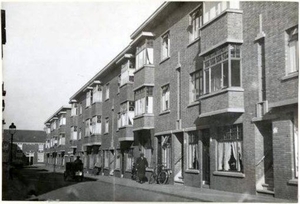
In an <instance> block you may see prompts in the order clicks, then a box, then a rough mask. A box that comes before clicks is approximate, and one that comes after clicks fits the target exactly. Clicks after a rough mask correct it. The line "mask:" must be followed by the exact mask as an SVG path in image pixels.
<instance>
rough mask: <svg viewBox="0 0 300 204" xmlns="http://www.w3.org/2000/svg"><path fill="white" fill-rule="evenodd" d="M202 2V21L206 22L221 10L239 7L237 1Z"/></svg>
mask: <svg viewBox="0 0 300 204" xmlns="http://www.w3.org/2000/svg"><path fill="white" fill-rule="evenodd" d="M203 4H204V19H203V21H204V22H203V23H207V22H208V21H210V20H212V19H213V18H215V17H217V16H218V15H219V14H220V13H221V12H222V11H224V10H226V9H228V8H232V9H239V7H240V5H239V1H207V2H203Z"/></svg>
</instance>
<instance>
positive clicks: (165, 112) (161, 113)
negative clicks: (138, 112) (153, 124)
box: [158, 110, 171, 115]
mask: <svg viewBox="0 0 300 204" xmlns="http://www.w3.org/2000/svg"><path fill="white" fill-rule="evenodd" d="M170 112H171V111H170V110H165V111H163V112H160V113H159V114H158V115H165V114H168V113H170Z"/></svg>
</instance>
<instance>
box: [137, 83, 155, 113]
mask: <svg viewBox="0 0 300 204" xmlns="http://www.w3.org/2000/svg"><path fill="white" fill-rule="evenodd" d="M134 100H135V101H134V103H135V109H134V110H135V116H138V115H142V114H144V113H153V87H143V88H140V89H138V90H136V91H135V92H134Z"/></svg>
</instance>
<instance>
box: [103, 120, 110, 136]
mask: <svg viewBox="0 0 300 204" xmlns="http://www.w3.org/2000/svg"><path fill="white" fill-rule="evenodd" d="M104 132H105V133H108V132H109V118H105V130H104Z"/></svg>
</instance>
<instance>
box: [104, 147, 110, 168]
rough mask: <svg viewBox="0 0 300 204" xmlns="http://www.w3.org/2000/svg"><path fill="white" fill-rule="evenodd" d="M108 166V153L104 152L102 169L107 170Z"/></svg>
mask: <svg viewBox="0 0 300 204" xmlns="http://www.w3.org/2000/svg"><path fill="white" fill-rule="evenodd" d="M108 165H109V151H104V167H105V168H108Z"/></svg>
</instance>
